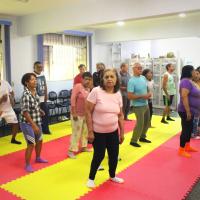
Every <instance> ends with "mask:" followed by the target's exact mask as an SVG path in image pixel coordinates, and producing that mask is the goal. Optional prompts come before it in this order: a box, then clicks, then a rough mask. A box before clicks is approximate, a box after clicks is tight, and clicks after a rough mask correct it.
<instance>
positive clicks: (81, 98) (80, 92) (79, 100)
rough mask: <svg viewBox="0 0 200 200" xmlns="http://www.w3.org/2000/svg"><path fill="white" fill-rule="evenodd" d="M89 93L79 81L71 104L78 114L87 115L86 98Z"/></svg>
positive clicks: (74, 88)
mask: <svg viewBox="0 0 200 200" xmlns="http://www.w3.org/2000/svg"><path fill="white" fill-rule="evenodd" d="M88 94H89V91H87V90H86V89H85V88H84V87H83V85H82V84H81V83H77V84H76V85H75V86H74V87H73V90H72V96H71V106H74V107H75V109H76V113H77V115H78V116H84V115H85V100H86V98H87V96H88Z"/></svg>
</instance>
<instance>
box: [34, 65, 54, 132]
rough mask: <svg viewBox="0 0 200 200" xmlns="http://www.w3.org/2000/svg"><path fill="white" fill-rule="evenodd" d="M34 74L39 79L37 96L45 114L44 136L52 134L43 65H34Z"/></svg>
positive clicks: (43, 118) (43, 122)
mask: <svg viewBox="0 0 200 200" xmlns="http://www.w3.org/2000/svg"><path fill="white" fill-rule="evenodd" d="M34 73H35V75H36V77H37V88H36V90H37V94H38V96H39V97H40V108H41V109H42V110H43V111H44V112H45V115H44V116H42V132H43V133H44V134H51V132H50V130H49V119H48V118H49V108H48V105H47V98H48V97H47V83H46V78H45V76H44V74H43V65H42V63H41V62H39V61H37V62H35V63H34Z"/></svg>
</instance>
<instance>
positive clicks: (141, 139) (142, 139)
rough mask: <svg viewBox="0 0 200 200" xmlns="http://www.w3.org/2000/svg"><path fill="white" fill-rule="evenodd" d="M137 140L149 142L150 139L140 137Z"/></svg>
mask: <svg viewBox="0 0 200 200" xmlns="http://www.w3.org/2000/svg"><path fill="white" fill-rule="evenodd" d="M139 141H140V142H146V143H151V141H150V140H147V139H146V138H140V139H139Z"/></svg>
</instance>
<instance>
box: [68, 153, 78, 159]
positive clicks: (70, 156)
mask: <svg viewBox="0 0 200 200" xmlns="http://www.w3.org/2000/svg"><path fill="white" fill-rule="evenodd" d="M67 155H68V157H69V158H72V159H76V156H75V154H74V152H72V151H68V153H67Z"/></svg>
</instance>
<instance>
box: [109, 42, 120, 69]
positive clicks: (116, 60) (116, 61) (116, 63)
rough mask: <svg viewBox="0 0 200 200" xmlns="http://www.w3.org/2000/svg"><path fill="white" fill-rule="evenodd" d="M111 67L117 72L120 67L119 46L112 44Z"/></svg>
mask: <svg viewBox="0 0 200 200" xmlns="http://www.w3.org/2000/svg"><path fill="white" fill-rule="evenodd" d="M111 59H112V60H111V62H112V67H114V68H116V69H118V70H119V68H120V65H121V44H120V43H113V44H112V46H111Z"/></svg>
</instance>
